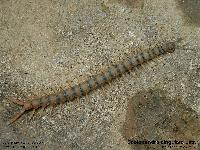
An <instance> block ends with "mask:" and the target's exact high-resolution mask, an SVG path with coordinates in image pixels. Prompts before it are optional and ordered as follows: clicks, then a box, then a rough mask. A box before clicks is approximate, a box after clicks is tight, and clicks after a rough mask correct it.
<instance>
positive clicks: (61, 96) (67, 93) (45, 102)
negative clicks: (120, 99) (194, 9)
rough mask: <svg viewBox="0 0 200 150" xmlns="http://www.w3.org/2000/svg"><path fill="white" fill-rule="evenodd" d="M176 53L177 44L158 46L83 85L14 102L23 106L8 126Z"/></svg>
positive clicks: (113, 67)
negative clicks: (25, 100)
mask: <svg viewBox="0 0 200 150" xmlns="http://www.w3.org/2000/svg"><path fill="white" fill-rule="evenodd" d="M174 51H175V43H174V42H168V43H165V44H163V45H161V46H156V47H154V48H152V49H148V50H146V51H143V52H140V53H138V54H137V55H135V56H134V57H132V58H129V59H128V60H126V61H124V62H122V63H119V64H117V65H114V66H111V67H109V68H108V69H107V71H105V72H104V73H101V74H98V75H96V76H93V77H91V78H89V79H88V80H86V81H84V82H83V83H80V84H77V85H74V86H72V87H71V88H68V89H65V90H63V91H61V92H60V93H57V94H51V95H48V96H44V97H41V98H37V99H33V100H32V101H31V102H24V101H21V100H12V101H13V102H14V103H16V104H18V105H21V106H23V108H22V109H21V111H20V112H18V113H16V115H15V116H14V117H13V118H12V119H10V121H9V122H8V124H11V123H13V122H15V121H16V120H17V119H18V118H19V117H20V116H21V115H22V114H24V112H25V111H27V110H34V111H35V110H36V109H38V108H40V107H42V108H45V107H47V106H49V105H58V104H63V103H65V102H70V101H72V100H73V99H75V98H77V97H82V96H84V95H86V94H88V93H89V92H91V91H93V90H95V89H97V88H99V87H102V86H103V85H105V84H107V83H110V82H111V81H112V80H113V79H115V78H117V77H118V76H120V75H122V74H124V73H126V72H128V71H130V70H131V69H133V68H135V67H139V66H141V65H142V64H144V63H147V62H149V61H150V60H152V59H154V58H157V57H158V56H160V55H163V54H166V53H172V52H174Z"/></svg>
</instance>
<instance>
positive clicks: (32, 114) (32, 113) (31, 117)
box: [29, 109, 35, 120]
mask: <svg viewBox="0 0 200 150" xmlns="http://www.w3.org/2000/svg"><path fill="white" fill-rule="evenodd" d="M34 114H35V109H33V111H32V112H31V115H30V118H29V120H31V119H33V116H34Z"/></svg>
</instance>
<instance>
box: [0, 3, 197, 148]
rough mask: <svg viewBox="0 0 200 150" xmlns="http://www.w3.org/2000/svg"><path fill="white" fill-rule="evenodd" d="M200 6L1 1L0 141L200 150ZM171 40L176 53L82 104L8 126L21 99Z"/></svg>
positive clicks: (73, 81) (0, 144)
mask: <svg viewBox="0 0 200 150" xmlns="http://www.w3.org/2000/svg"><path fill="white" fill-rule="evenodd" d="M199 8H200V2H199V1H198V0H185V1H180V0H168V1H166V0H104V1H102V0H96V1H94V0H42V1H41V0H0V62H1V63H0V70H1V71H0V149H70V150H80V149H89V150H90V149H91V150H93V149H105V150H107V149H109V150H110V149H113V150H114V149H115V150H122V149H124V150H129V149H134V150H137V149H141V150H143V149H144V150H146V149H158V150H159V149H169V148H170V149H174V150H175V149H180V146H185V148H186V149H191V150H193V149H194V150H196V149H197V150H198V149H200V144H198V142H199V140H200V92H199V91H200V50H199V49H200V42H199V41H200V16H199V14H200V9H199ZM177 39H182V40H181V41H178V40H177ZM166 41H175V42H176V45H177V48H176V51H175V52H174V53H172V54H168V55H165V56H162V57H160V59H159V60H155V61H154V62H150V63H148V64H146V65H144V66H143V67H142V68H139V69H138V70H136V71H133V72H132V73H131V74H125V75H123V76H122V77H121V78H119V79H117V80H115V81H114V82H112V83H111V84H110V85H107V86H105V87H103V88H102V89H99V90H96V91H94V92H92V93H91V94H89V95H88V96H87V97H83V98H81V99H80V103H78V102H77V100H76V101H73V102H71V103H69V104H66V105H64V106H63V110H62V111H61V108H60V107H59V106H58V107H56V108H55V109H54V110H53V114H51V108H50V107H49V108H47V109H46V110H45V112H42V111H41V110H38V111H37V112H36V114H35V116H34V117H33V118H32V119H31V120H30V119H29V117H30V113H31V112H27V113H25V114H24V115H23V116H22V117H21V118H19V119H18V120H17V121H16V122H15V123H13V124H11V125H9V126H8V125H6V122H7V121H8V120H9V118H10V117H11V116H12V115H14V114H15V113H16V112H17V111H19V110H20V109H21V108H20V106H17V105H15V104H14V103H12V102H11V101H10V99H13V97H14V98H18V99H22V100H24V101H30V100H31V99H33V98H34V97H41V96H43V95H45V94H50V93H53V92H57V91H59V90H60V89H61V88H62V89H63V88H67V87H68V86H69V85H73V84H77V83H80V82H82V81H84V80H86V79H87V78H88V77H89V76H91V75H95V74H97V73H98V72H101V71H103V70H105V69H106V68H108V67H109V66H111V65H113V64H117V63H119V62H120V61H123V60H125V59H126V58H127V57H130V56H133V55H134V53H135V52H136V51H138V49H140V50H144V49H148V48H150V47H152V46H154V45H156V44H158V45H159V44H161V43H162V42H166ZM140 50H139V51H140ZM130 139H134V140H157V141H162V140H166V141H168V143H164V144H163V143H162V144H151V145H150V144H128V141H129V140H130ZM173 140H179V141H184V144H172V145H170V144H169V142H170V141H173ZM188 141H194V143H193V142H190V143H188V144H185V143H186V142H188ZM129 142H130V141H129ZM170 146H171V147H170Z"/></svg>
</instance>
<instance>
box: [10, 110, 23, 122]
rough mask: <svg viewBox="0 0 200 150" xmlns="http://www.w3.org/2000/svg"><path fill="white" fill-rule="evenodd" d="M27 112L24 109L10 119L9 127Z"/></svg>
mask: <svg viewBox="0 0 200 150" xmlns="http://www.w3.org/2000/svg"><path fill="white" fill-rule="evenodd" d="M25 111H26V109H22V110H21V111H20V112H19V113H16V115H15V117H13V118H12V119H10V120H9V121H8V122H7V125H10V124H12V123H13V122H15V121H16V120H17V119H18V118H19V117H20V116H21V115H22V114H23V113H24V112H25Z"/></svg>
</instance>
